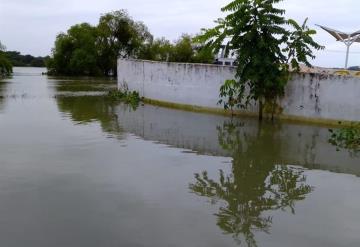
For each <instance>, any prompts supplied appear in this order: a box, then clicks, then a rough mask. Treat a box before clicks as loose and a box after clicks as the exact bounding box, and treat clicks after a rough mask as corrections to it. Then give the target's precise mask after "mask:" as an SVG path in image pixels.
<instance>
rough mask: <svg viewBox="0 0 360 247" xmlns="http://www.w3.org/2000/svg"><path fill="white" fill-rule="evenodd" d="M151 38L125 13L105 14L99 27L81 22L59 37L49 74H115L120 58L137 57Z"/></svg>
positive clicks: (49, 65)
mask: <svg viewBox="0 0 360 247" xmlns="http://www.w3.org/2000/svg"><path fill="white" fill-rule="evenodd" d="M151 40H152V36H151V34H150V33H149V31H148V29H147V27H146V26H145V25H144V24H143V23H141V22H135V21H134V20H133V19H132V18H131V17H130V16H129V15H128V14H127V12H126V11H125V10H120V11H114V12H111V13H107V14H105V15H102V16H101V17H100V20H99V24H98V25H97V26H92V25H90V24H88V23H82V24H78V25H74V26H72V27H71V28H70V29H69V30H68V31H67V33H60V34H59V35H58V36H57V37H56V41H55V47H54V49H53V51H52V53H53V54H52V57H51V59H49V60H48V61H47V64H46V65H47V67H48V70H49V73H50V74H61V75H91V76H94V75H106V76H108V75H116V67H117V58H118V56H119V55H121V56H122V57H128V56H136V55H137V53H138V52H139V50H140V48H141V47H142V45H143V44H145V43H146V42H150V41H151Z"/></svg>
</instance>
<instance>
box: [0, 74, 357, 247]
mask: <svg viewBox="0 0 360 247" xmlns="http://www.w3.org/2000/svg"><path fill="white" fill-rule="evenodd" d="M41 72H43V70H42V69H34V68H15V73H14V75H13V77H12V78H9V79H4V80H2V81H1V82H0V245H1V246H6V247H20V246H26V247H49V246H51V247H64V246H66V247H82V246H84V247H92V246H94V247H99V246H104V247H113V246H114V247H115V246H116V247H119V246H129V247H142V246H150V247H162V246H164V247H165V246H166V247H175V246H179V247H182V246H186V247H189V246H190V247H191V246H194V247H202V246H203V247H211V246H214V247H215V246H221V247H224V246H265V247H279V246H292V247H300V246H301V247H302V246H326V247H332V246H334V247H335V246H336V247H338V246H349V247H350V246H354V247H358V246H360V234H359V233H360V196H359V195H360V178H359V176H360V158H359V156H358V155H357V154H356V153H355V154H354V153H352V152H349V151H348V150H340V151H336V147H333V146H332V145H331V144H329V143H328V138H329V132H328V129H327V128H324V127H317V126H306V125H300V124H286V123H276V124H269V123H264V124H262V125H259V124H258V123H257V121H256V120H255V119H247V118H244V119H241V118H240V119H233V120H231V119H230V118H226V117H222V116H216V115H208V114H198V113H191V112H185V111H178V110H171V109H166V108H160V107H155V106H151V105H141V106H139V107H138V108H137V109H133V108H132V107H129V106H126V105H123V104H120V103H116V102H113V101H110V100H108V99H106V98H105V97H103V96H101V93H102V92H103V91H104V90H106V89H110V88H114V87H116V83H115V82H114V81H111V80H94V79H86V78H83V79H74V78H72V79H71V78H52V77H46V76H42V75H41Z"/></svg>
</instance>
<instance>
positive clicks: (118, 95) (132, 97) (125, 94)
mask: <svg viewBox="0 0 360 247" xmlns="http://www.w3.org/2000/svg"><path fill="white" fill-rule="evenodd" d="M107 97H108V98H109V99H111V100H115V101H121V102H124V103H126V104H129V105H130V106H132V107H133V108H137V107H138V106H139V103H140V101H141V98H140V95H139V93H138V92H136V91H129V90H123V91H122V90H112V91H109V92H108V94H107Z"/></svg>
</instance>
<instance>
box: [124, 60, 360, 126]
mask: <svg viewBox="0 0 360 247" xmlns="http://www.w3.org/2000/svg"><path fill="white" fill-rule="evenodd" d="M234 75H235V68H233V67H227V66H217V65H204V64H184V63H165V62H153V61H141V60H119V61H118V83H119V87H122V86H124V85H126V86H127V87H128V88H129V89H130V90H136V91H138V92H139V93H140V95H141V96H143V97H145V98H148V99H153V100H159V101H165V102H170V103H177V104H186V105H193V106H200V107H206V108H214V109H219V108H221V106H220V105H218V104H217V102H218V100H219V89H220V86H221V85H222V84H223V83H224V81H225V80H226V79H233V78H234ZM279 105H280V106H281V108H282V110H283V111H282V115H283V116H289V117H294V118H308V119H319V120H344V121H360V78H356V77H344V76H336V75H323V74H295V75H293V78H292V80H291V81H290V82H289V83H288V85H287V87H286V93H285V97H284V98H283V99H282V100H281V101H280V102H279ZM249 112H253V113H256V112H257V106H256V105H254V106H253V107H251V108H250V109H249Z"/></svg>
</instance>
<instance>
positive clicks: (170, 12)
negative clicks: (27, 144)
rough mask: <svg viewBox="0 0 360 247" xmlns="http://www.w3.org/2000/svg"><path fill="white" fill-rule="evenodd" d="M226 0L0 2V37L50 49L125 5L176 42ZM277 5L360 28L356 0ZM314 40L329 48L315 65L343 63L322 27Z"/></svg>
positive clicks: (37, 50) (358, 49)
mask: <svg viewBox="0 0 360 247" xmlns="http://www.w3.org/2000/svg"><path fill="white" fill-rule="evenodd" d="M228 1H229V0H216V1H209V0H171V1H168V0H152V1H144V0H122V1H119V0H102V1H97V0H76V1H74V0H0V40H1V41H2V42H3V43H4V44H6V46H7V47H8V49H9V50H19V51H21V52H22V53H30V54H33V55H47V54H50V52H51V47H52V46H53V43H54V40H55V36H56V35H57V34H58V33H59V32H62V31H66V30H67V29H68V28H69V27H70V26H71V25H74V24H76V23H80V22H89V23H91V24H96V23H97V21H98V18H99V16H100V14H101V13H105V12H108V11H111V10H117V9H127V10H128V11H129V13H130V14H131V15H132V16H133V17H134V18H135V19H136V20H141V21H143V22H145V23H146V25H147V26H148V27H149V28H150V30H151V32H152V33H153V34H154V35H155V36H157V37H161V36H165V37H167V38H168V39H171V40H174V39H176V38H177V37H179V36H180V35H181V34H182V33H197V32H198V31H199V30H200V28H202V27H211V26H212V25H213V20H214V19H216V18H218V17H220V16H222V15H223V14H222V13H221V12H220V7H221V6H223V5H225V4H226V3H227V2H228ZM281 7H283V8H285V9H286V10H287V14H286V15H287V16H288V17H291V18H294V19H296V20H297V21H302V20H303V19H305V18H306V17H309V19H310V20H309V24H310V25H311V27H313V28H316V27H315V26H314V24H315V23H318V24H323V25H327V26H330V27H333V28H337V29H341V30H344V31H349V32H350V31H356V30H359V29H360V24H359V26H357V23H358V20H359V19H358V11H357V10H358V9H359V8H360V2H359V1H357V0H337V1H331V2H330V1H325V0H316V1H314V0H285V1H284V2H283V3H281ZM316 29H317V30H318V34H317V35H316V40H317V41H318V42H320V43H321V44H323V45H326V48H327V50H325V51H321V52H318V53H317V55H318V57H317V59H316V60H315V61H314V64H315V65H320V66H331V67H334V66H338V67H341V66H343V63H344V57H345V47H344V46H343V45H342V44H341V43H337V42H335V40H334V39H333V38H332V37H331V36H329V35H328V34H327V33H325V32H324V31H321V30H320V29H318V28H316ZM350 64H352V65H357V64H359V65H360V44H356V45H354V47H353V48H352V54H351V57H350Z"/></svg>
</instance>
